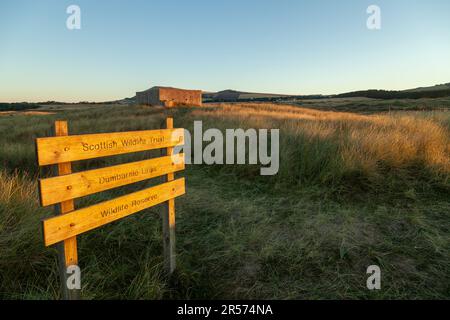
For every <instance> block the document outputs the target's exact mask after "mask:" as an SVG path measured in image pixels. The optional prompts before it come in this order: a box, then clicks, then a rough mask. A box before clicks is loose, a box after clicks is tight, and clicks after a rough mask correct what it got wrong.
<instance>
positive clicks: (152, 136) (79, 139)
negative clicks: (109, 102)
mask: <svg viewBox="0 0 450 320" xmlns="http://www.w3.org/2000/svg"><path fill="white" fill-rule="evenodd" d="M183 143H184V130H183V129H162V130H148V131H131V132H115V133H99V134H86V135H74V136H66V137H49V138H38V139H36V147H37V157H38V164H39V165H40V166H44V165H50V164H57V163H64V162H71V161H78V160H86V159H92V158H99V157H106V156H113V155H119V154H124V153H131V152H138V151H145V150H152V149H159V148H166V147H174V146H176V145H180V144H183Z"/></svg>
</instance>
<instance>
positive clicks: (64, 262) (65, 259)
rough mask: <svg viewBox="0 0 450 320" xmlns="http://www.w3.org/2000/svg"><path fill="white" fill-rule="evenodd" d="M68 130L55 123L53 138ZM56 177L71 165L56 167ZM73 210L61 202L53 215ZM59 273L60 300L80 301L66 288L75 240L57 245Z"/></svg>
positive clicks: (69, 170) (75, 256) (69, 203)
mask: <svg viewBox="0 0 450 320" xmlns="http://www.w3.org/2000/svg"><path fill="white" fill-rule="evenodd" d="M67 135H69V130H68V126H67V121H55V136H67ZM56 169H57V175H60V176H62V175H66V174H70V173H72V164H71V163H70V162H66V163H60V164H58V165H57V166H56ZM74 209H75V205H74V202H73V200H67V201H63V202H61V203H59V204H57V205H55V214H56V215H58V214H64V213H67V212H70V211H73V210H74ZM57 248H58V259H59V272H60V279H61V290H62V298H63V299H64V300H78V299H80V290H77V289H69V288H68V287H67V278H68V274H67V267H69V266H71V265H78V254H77V238H76V237H72V238H69V239H66V240H64V241H63V242H60V243H58V244H57Z"/></svg>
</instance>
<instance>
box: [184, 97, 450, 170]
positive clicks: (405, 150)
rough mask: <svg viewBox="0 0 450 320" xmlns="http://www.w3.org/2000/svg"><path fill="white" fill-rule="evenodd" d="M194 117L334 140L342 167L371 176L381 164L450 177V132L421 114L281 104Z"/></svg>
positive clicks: (221, 107) (218, 108)
mask: <svg viewBox="0 0 450 320" xmlns="http://www.w3.org/2000/svg"><path fill="white" fill-rule="evenodd" d="M193 117H194V118H195V117H207V118H210V117H214V118H221V119H222V120H226V119H235V120H237V121H239V122H240V123H241V124H242V125H243V127H252V126H257V127H279V128H281V130H282V131H283V133H284V134H287V135H290V136H294V137H295V136H300V135H301V136H303V137H305V138H306V140H307V141H309V142H312V141H313V140H314V141H316V142H317V143H319V144H320V143H326V141H332V142H333V143H335V144H336V145H337V152H338V153H337V154H335V155H334V154H333V155H332V156H338V157H340V158H341V160H342V161H341V165H343V166H345V167H347V168H348V169H352V168H364V170H366V172H367V173H369V174H376V172H377V170H376V168H377V167H379V166H380V165H384V166H388V167H390V168H394V169H399V168H406V167H412V166H421V167H424V168H427V169H429V170H430V171H432V172H435V173H437V174H448V173H450V134H449V130H448V128H447V127H446V126H445V125H444V124H443V123H440V122H438V121H436V120H435V119H433V118H425V117H423V116H422V115H421V114H412V113H411V114H407V115H402V114H401V113H399V114H395V113H389V114H375V115H362V114H355V113H346V112H327V111H319V110H313V109H306V108H301V107H294V106H285V105H277V104H218V105H211V107H209V108H205V109H197V110H195V111H194V112H193ZM317 139H318V140H317ZM317 147H318V148H320V146H319V145H318V146H317ZM290 160H294V159H290Z"/></svg>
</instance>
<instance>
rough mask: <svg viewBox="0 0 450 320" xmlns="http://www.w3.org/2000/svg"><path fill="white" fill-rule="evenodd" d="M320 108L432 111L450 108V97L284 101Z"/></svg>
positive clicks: (369, 111)
mask: <svg viewBox="0 0 450 320" xmlns="http://www.w3.org/2000/svg"><path fill="white" fill-rule="evenodd" d="M284 103H289V104H294V105H299V106H303V107H306V108H315V109H319V110H332V111H345V112H357V113H378V112H389V111H432V110H450V97H447V98H437V99H393V100H381V99H370V98H332V99H310V100H300V101H292V102H289V101H288V102H284Z"/></svg>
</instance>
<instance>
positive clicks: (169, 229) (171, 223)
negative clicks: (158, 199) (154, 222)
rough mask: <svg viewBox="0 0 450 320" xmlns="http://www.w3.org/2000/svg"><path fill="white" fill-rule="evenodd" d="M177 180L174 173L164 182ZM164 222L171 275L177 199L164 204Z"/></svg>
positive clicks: (170, 126) (168, 125) (170, 150)
mask: <svg viewBox="0 0 450 320" xmlns="http://www.w3.org/2000/svg"><path fill="white" fill-rule="evenodd" d="M165 127H166V128H167V129H173V118H170V117H168V118H167V119H166V123H165ZM173 150H174V148H173V147H169V148H166V150H165V153H166V155H167V156H172V155H173ZM174 179H175V174H174V173H168V174H167V175H166V176H165V177H164V180H165V182H169V181H173V180H174ZM162 220H163V247H164V269H165V270H166V272H167V273H168V274H169V275H171V274H172V273H173V272H174V270H175V267H176V256H175V199H170V200H169V201H166V202H165V203H164V208H163V212H162Z"/></svg>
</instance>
